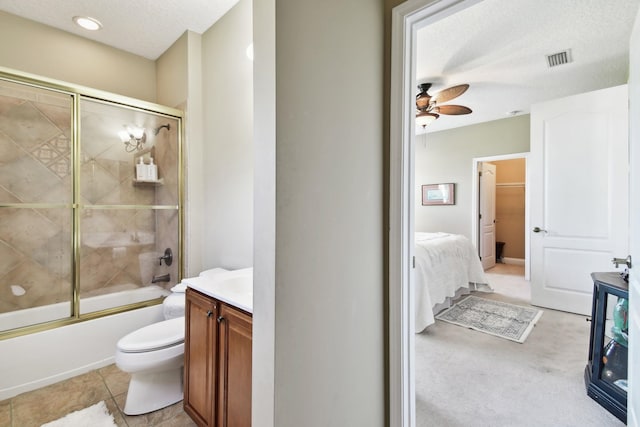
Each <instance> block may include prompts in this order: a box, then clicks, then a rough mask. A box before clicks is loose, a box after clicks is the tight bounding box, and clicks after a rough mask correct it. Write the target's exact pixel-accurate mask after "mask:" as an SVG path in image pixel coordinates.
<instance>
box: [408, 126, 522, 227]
mask: <svg viewBox="0 0 640 427" xmlns="http://www.w3.org/2000/svg"><path fill="white" fill-rule="evenodd" d="M441 119H442V120H446V119H447V118H446V117H445V118H441ZM425 137H426V138H425ZM528 151H529V115H522V116H517V117H512V118H508V119H502V120H495V121H492V122H486V123H481V124H477V125H472V126H465V127H461V128H456V129H451V130H447V131H442V132H434V133H430V134H426V135H420V136H418V137H417V138H416V149H415V159H416V160H415V161H416V165H415V170H416V172H415V174H416V180H415V183H416V191H415V206H416V216H415V229H416V231H426V232H437V231H442V232H448V233H456V234H462V235H465V236H467V237H469V238H471V195H472V192H473V188H471V187H472V185H471V182H472V178H473V176H472V175H473V174H472V163H473V162H472V159H473V158H475V157H488V156H495V155H500V154H511V153H524V152H528ZM449 182H453V183H455V184H456V187H455V192H456V194H455V203H456V204H455V205H453V206H449V205H446V206H422V194H421V187H422V185H425V184H439V183H449Z"/></svg>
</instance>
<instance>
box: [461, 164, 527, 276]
mask: <svg viewBox="0 0 640 427" xmlns="http://www.w3.org/2000/svg"><path fill="white" fill-rule="evenodd" d="M513 159H524V165H525V166H524V167H525V173H524V176H525V178H524V205H525V209H524V278H525V280H529V277H530V270H529V268H530V265H529V232H528V230H529V206H531V205H530V202H529V197H530V195H529V190H528V185H529V153H513V154H501V155H496V156H487V157H474V158H473V159H472V165H471V173H472V178H471V186H472V187H471V188H474V189H475V190H474V191H472V192H471V241H472V242H476V244H477V242H478V236H479V233H480V231H479V230H478V214H479V212H480V211H479V206H478V201H479V200H480V197H479V194H478V193H479V192H480V189H479V185H480V180H479V177H478V170H479V169H478V166H479V164H480V163H482V162H496V161H500V160H513ZM476 249H479V248H476Z"/></svg>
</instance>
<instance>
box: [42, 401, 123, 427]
mask: <svg viewBox="0 0 640 427" xmlns="http://www.w3.org/2000/svg"><path fill="white" fill-rule="evenodd" d="M87 426H91V427H117V426H116V423H115V422H114V421H113V415H111V414H110V413H109V410H108V409H107V405H105V403H104V402H98V403H96V404H95V405H93V406H89V407H88V408H84V409H81V410H79V411H75V412H72V413H70V414H67V415H65V416H64V417H62V418H60V419H58V420H55V421H51V422H49V423H46V424H43V425H42V427H87Z"/></svg>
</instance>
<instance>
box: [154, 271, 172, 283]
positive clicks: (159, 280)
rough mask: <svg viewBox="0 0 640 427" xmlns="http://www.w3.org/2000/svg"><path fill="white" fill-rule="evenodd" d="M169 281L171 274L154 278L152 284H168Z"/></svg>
mask: <svg viewBox="0 0 640 427" xmlns="http://www.w3.org/2000/svg"><path fill="white" fill-rule="evenodd" d="M169 280H171V279H170V278H169V273H167V274H163V275H162V276H153V279H151V283H158V282H168V281H169Z"/></svg>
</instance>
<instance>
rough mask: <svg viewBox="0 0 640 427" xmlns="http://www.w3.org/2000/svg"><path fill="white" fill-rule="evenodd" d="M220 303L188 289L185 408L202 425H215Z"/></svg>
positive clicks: (185, 346)
mask: <svg viewBox="0 0 640 427" xmlns="http://www.w3.org/2000/svg"><path fill="white" fill-rule="evenodd" d="M217 309H218V303H217V302H216V301H215V300H213V299H211V298H208V297H205V296H204V295H202V294H199V293H198V292H196V291H193V290H192V289H187V296H186V307H185V315H186V318H185V324H186V330H185V345H184V369H185V372H184V410H185V412H186V413H187V414H189V415H190V416H191V418H192V419H193V420H194V421H195V422H196V423H197V424H198V425H200V426H212V425H213V421H214V418H213V411H214V405H213V403H214V399H215V396H214V384H215V380H216V372H215V366H216V363H217V358H216V342H217V326H218V325H217V323H216V318H217V317H218V313H217Z"/></svg>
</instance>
